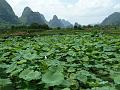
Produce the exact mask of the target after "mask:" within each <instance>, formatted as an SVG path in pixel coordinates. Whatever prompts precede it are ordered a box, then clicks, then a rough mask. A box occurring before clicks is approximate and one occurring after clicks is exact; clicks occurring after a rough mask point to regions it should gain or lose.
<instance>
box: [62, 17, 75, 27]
mask: <svg viewBox="0 0 120 90" xmlns="http://www.w3.org/2000/svg"><path fill="white" fill-rule="evenodd" d="M61 22H62V23H63V25H64V27H65V28H73V25H72V24H71V23H70V22H69V21H66V20H65V19H61Z"/></svg>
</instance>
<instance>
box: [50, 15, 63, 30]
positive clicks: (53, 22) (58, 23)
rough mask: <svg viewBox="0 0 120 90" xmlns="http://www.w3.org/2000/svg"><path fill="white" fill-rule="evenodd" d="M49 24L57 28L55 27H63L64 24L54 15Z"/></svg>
mask: <svg viewBox="0 0 120 90" xmlns="http://www.w3.org/2000/svg"><path fill="white" fill-rule="evenodd" d="M49 26H50V27H52V28H57V27H61V28H63V27H64V24H63V23H62V22H61V20H59V19H58V17H57V16H56V15H54V16H53V19H51V20H50V21H49Z"/></svg>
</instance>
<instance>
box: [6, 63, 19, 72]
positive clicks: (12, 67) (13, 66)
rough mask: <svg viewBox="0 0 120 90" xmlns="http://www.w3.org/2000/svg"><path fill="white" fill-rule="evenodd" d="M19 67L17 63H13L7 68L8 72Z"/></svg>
mask: <svg viewBox="0 0 120 90" xmlns="http://www.w3.org/2000/svg"><path fill="white" fill-rule="evenodd" d="M16 67H17V64H16V63H13V64H11V65H10V66H9V67H8V69H7V70H6V73H11V72H12V71H14V70H15V69H16Z"/></svg>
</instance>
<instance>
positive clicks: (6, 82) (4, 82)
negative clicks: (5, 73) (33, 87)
mask: <svg viewBox="0 0 120 90" xmlns="http://www.w3.org/2000/svg"><path fill="white" fill-rule="evenodd" d="M9 84H12V82H11V80H10V79H0V86H6V85H9Z"/></svg>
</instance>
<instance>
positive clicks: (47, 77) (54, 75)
mask: <svg viewBox="0 0 120 90" xmlns="http://www.w3.org/2000/svg"><path fill="white" fill-rule="evenodd" d="M63 80H64V75H63V74H62V72H60V71H57V70H55V71H54V70H49V71H47V72H46V73H45V74H44V75H43V76H42V81H43V82H44V83H46V84H48V85H49V86H55V85H60V84H61V83H62V82H63Z"/></svg>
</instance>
